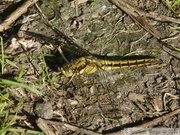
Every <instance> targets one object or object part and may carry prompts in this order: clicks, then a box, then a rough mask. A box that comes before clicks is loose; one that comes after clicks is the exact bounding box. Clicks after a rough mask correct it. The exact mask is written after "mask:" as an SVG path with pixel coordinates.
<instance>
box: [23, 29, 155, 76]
mask: <svg viewBox="0 0 180 135" xmlns="http://www.w3.org/2000/svg"><path fill="white" fill-rule="evenodd" d="M52 29H53V31H54V32H55V33H57V34H58V36H59V37H60V38H62V39H63V40H57V39H53V38H49V37H47V36H44V35H42V34H39V33H34V32H31V31H25V33H26V34H28V35H31V36H32V35H33V36H35V37H36V38H39V39H41V40H43V41H45V42H48V43H50V44H52V43H53V44H54V45H55V46H57V48H58V50H61V49H62V50H65V51H67V52H69V53H73V56H76V58H74V60H73V61H72V62H69V61H68V60H66V63H64V64H63V65H62V66H61V68H60V69H61V72H62V73H63V74H64V75H65V76H66V77H71V76H73V75H74V74H93V73H95V72H98V71H103V70H104V71H105V70H113V69H118V68H130V67H143V66H148V65H150V64H151V63H152V62H153V61H154V60H155V59H156V57H154V56H150V55H134V56H101V55H97V54H93V53H91V52H89V51H88V50H86V49H84V48H83V47H81V46H80V45H78V44H76V43H75V42H74V41H73V40H71V39H70V38H69V37H67V36H66V35H65V34H64V33H62V32H60V31H59V30H58V29H56V28H52ZM61 53H62V52H61Z"/></svg>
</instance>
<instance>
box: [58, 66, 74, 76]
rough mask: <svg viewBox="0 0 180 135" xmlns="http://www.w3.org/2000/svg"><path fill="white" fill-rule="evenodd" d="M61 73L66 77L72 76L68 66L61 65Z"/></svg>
mask: <svg viewBox="0 0 180 135" xmlns="http://www.w3.org/2000/svg"><path fill="white" fill-rule="evenodd" d="M61 72H62V73H63V74H64V75H65V76H66V77H71V76H73V74H74V72H73V70H72V68H71V66H70V65H69V64H65V65H63V67H61Z"/></svg>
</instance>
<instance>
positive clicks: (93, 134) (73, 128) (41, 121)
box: [36, 118, 102, 135]
mask: <svg viewBox="0 0 180 135" xmlns="http://www.w3.org/2000/svg"><path fill="white" fill-rule="evenodd" d="M36 122H37V123H38V124H37V125H38V126H39V128H41V130H43V131H44V130H47V127H46V125H48V124H51V125H55V126H61V127H64V128H67V129H69V130H71V131H78V132H81V133H83V134H86V135H102V134H100V133H96V132H93V131H91V130H88V129H84V128H81V127H78V126H75V125H71V124H68V123H63V122H60V121H53V120H45V119H42V118H38V119H37V121H36Z"/></svg>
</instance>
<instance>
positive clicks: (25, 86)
mask: <svg viewBox="0 0 180 135" xmlns="http://www.w3.org/2000/svg"><path fill="white" fill-rule="evenodd" d="M0 84H7V85H14V86H19V87H22V88H25V89H28V90H30V91H31V92H34V93H36V94H37V95H40V96H42V95H43V94H42V93H41V92H40V91H38V90H37V89H35V88H33V87H30V86H27V85H25V84H22V83H18V82H15V81H11V80H7V79H2V78H0Z"/></svg>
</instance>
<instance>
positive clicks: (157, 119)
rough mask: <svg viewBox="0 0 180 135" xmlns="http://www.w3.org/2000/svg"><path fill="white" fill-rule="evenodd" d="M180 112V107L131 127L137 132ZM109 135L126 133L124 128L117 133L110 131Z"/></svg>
mask: <svg viewBox="0 0 180 135" xmlns="http://www.w3.org/2000/svg"><path fill="white" fill-rule="evenodd" d="M178 113H180V109H177V110H175V111H172V112H170V113H168V114H165V115H163V116H161V117H159V118H156V119H153V120H152V121H149V122H146V123H144V124H141V125H139V126H135V127H132V128H131V129H132V130H133V131H134V132H136V131H138V130H141V129H142V128H148V127H152V126H154V125H157V124H158V123H160V122H163V121H165V120H168V119H169V118H170V117H173V116H174V115H177V114H178ZM108 135H124V130H121V131H119V132H116V133H110V134H108Z"/></svg>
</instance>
